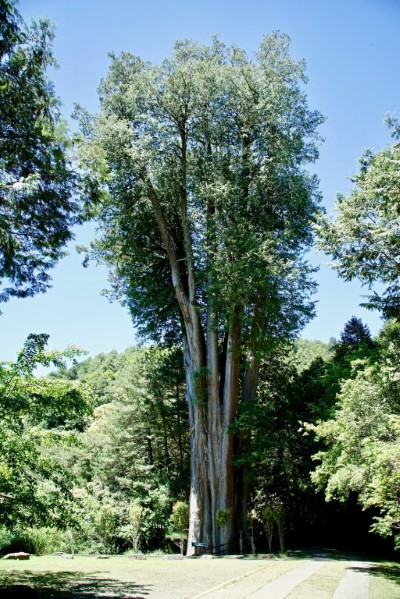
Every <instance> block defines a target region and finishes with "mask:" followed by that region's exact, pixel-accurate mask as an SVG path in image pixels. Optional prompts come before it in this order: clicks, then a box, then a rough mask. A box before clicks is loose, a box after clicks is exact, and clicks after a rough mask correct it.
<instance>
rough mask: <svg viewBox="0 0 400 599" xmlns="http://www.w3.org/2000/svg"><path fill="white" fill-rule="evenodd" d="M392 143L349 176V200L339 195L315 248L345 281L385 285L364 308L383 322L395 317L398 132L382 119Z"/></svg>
mask: <svg viewBox="0 0 400 599" xmlns="http://www.w3.org/2000/svg"><path fill="white" fill-rule="evenodd" d="M387 122H388V125H389V126H390V127H391V128H392V131H393V133H392V136H393V137H394V138H395V143H394V144H393V145H389V146H387V147H386V148H384V149H383V150H381V151H380V152H377V153H373V152H372V151H371V150H367V151H366V152H365V153H364V155H363V156H362V158H361V159H360V170H359V172H358V173H357V174H356V175H355V176H354V177H353V183H354V188H353V191H352V192H351V194H350V195H349V197H347V198H345V197H343V196H339V198H338V201H337V203H336V211H337V214H336V219H335V220H334V221H333V220H329V219H327V218H323V219H321V220H320V223H319V225H318V234H319V240H320V241H319V243H320V247H321V249H323V250H324V251H325V252H326V253H328V254H331V255H332V256H333V258H334V260H335V263H334V266H335V268H336V269H337V271H338V273H339V275H340V276H342V277H343V278H344V279H345V280H346V281H350V280H352V279H353V278H355V277H357V278H359V279H360V280H361V282H362V283H364V284H366V285H368V286H369V287H370V288H372V286H373V284H374V283H375V282H381V283H384V284H385V285H386V289H385V291H384V293H383V294H382V295H378V294H377V293H376V292H375V293H374V295H372V296H370V298H369V302H368V303H367V304H366V306H367V307H370V308H378V309H379V310H381V311H382V312H383V314H384V315H385V316H386V317H389V318H390V317H396V318H398V317H399V314H400V288H399V268H398V265H399V258H400V247H399V234H398V232H399V226H400V221H399V210H398V206H399V201H400V195H399V194H400V191H399V190H400V187H399V181H400V144H399V141H400V133H399V126H398V122H397V120H396V119H394V118H393V117H391V118H389V119H388V121H387Z"/></svg>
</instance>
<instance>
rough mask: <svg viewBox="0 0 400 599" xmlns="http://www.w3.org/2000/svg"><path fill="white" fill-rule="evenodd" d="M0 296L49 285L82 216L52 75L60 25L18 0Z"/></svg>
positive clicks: (1, 135) (6, 135)
mask: <svg viewBox="0 0 400 599" xmlns="http://www.w3.org/2000/svg"><path fill="white" fill-rule="evenodd" d="M0 26H1V39H0V89H1V95H0V284H2V287H1V288H0V302H5V301H7V300H8V299H9V298H10V297H27V296H32V295H34V294H36V293H39V292H44V291H46V289H47V288H48V287H49V281H50V275H49V274H48V271H49V270H50V269H51V268H52V267H53V266H54V265H55V263H56V262H57V261H58V260H59V258H61V257H62V256H63V255H64V250H63V248H64V246H65V244H66V243H67V242H68V241H69V240H70V239H71V238H72V233H71V227H72V225H74V224H75V223H77V222H80V220H81V218H82V216H81V214H80V204H79V202H78V201H77V200H76V198H75V196H74V193H73V192H74V189H75V185H76V184H77V183H78V179H77V176H76V174H75V173H74V171H73V169H72V165H71V162H70V158H69V157H68V152H69V150H68V146H69V142H68V139H67V136H66V131H65V126H64V124H63V123H62V122H61V120H60V113H59V101H58V99H57V97H56V96H55V93H54V89H53V86H52V84H51V82H50V81H49V80H48V77H47V74H46V72H47V69H48V67H50V66H53V65H54V64H55V60H54V56H53V53H52V46H51V45H52V40H53V29H52V26H51V25H50V23H49V21H48V20H46V19H40V20H39V21H38V22H37V23H33V24H32V25H31V26H30V27H27V26H26V25H25V24H24V23H23V21H22V19H21V17H20V15H19V14H18V12H17V10H16V8H15V2H14V0H3V1H2V2H1V5H0Z"/></svg>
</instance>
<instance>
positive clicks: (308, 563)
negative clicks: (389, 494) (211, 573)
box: [196, 555, 369, 599]
mask: <svg viewBox="0 0 400 599" xmlns="http://www.w3.org/2000/svg"><path fill="white" fill-rule="evenodd" d="M368 567H369V564H368V563H367V562H361V561H350V560H349V561H345V560H336V559H330V558H329V557H328V556H326V557H325V556H323V555H320V556H316V557H314V558H310V559H305V560H303V561H301V562H300V563H299V562H298V561H293V560H290V559H288V560H282V561H279V562H275V563H273V562H272V563H270V564H268V565H267V564H266V565H265V566H264V567H262V566H261V567H260V568H258V569H256V570H254V571H253V572H249V573H246V574H245V575H242V576H239V577H237V578H234V579H232V580H230V581H229V582H227V583H222V584H221V585H220V586H218V587H214V588H213V589H208V590H206V591H204V592H203V593H201V594H200V595H198V596H196V599H200V597H201V598H202V599H203V598H204V599H206V598H207V599H211V598H212V599H368V586H369V577H368Z"/></svg>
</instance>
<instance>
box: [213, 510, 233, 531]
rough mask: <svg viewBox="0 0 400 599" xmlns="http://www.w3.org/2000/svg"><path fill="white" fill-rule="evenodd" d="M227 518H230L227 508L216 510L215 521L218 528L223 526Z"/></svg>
mask: <svg viewBox="0 0 400 599" xmlns="http://www.w3.org/2000/svg"><path fill="white" fill-rule="evenodd" d="M229 516H230V509H229V508H226V509H218V510H217V511H216V514H215V520H216V522H217V524H218V526H220V527H223V526H225V525H226V523H227V522H228V520H229Z"/></svg>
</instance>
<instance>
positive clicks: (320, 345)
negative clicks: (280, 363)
mask: <svg viewBox="0 0 400 599" xmlns="http://www.w3.org/2000/svg"><path fill="white" fill-rule="evenodd" d="M334 343H335V340H331V342H330V343H329V344H327V343H324V342H323V341H317V340H313V341H310V340H309V339H296V341H295V342H294V348H293V351H294V362H295V364H296V368H297V370H298V371H299V372H303V370H306V369H307V368H309V367H310V366H311V364H312V363H313V362H314V360H316V359H317V358H322V360H324V361H325V362H326V361H327V360H329V358H330V357H331V356H332V349H333V344H334Z"/></svg>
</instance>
